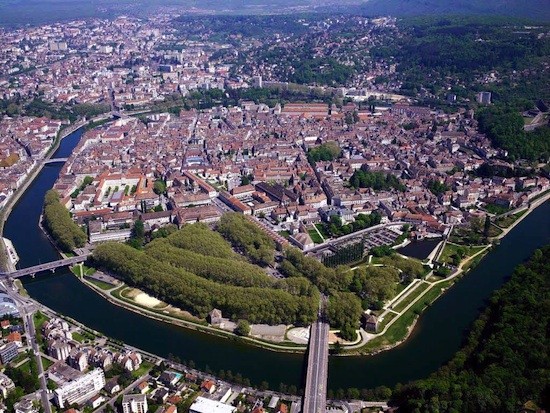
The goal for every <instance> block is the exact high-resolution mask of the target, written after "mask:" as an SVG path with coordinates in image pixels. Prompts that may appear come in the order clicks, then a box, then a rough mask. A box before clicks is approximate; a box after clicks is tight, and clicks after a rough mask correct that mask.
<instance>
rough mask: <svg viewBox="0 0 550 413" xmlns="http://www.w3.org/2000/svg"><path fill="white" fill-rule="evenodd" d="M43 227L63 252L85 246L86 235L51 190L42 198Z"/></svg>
mask: <svg viewBox="0 0 550 413" xmlns="http://www.w3.org/2000/svg"><path fill="white" fill-rule="evenodd" d="M44 225H45V227H46V229H47V230H48V231H49V232H50V234H51V236H52V237H53V239H54V240H55V242H56V243H57V244H58V245H59V246H60V247H61V248H62V249H63V250H64V251H67V252H70V251H72V250H74V249H75V248H80V247H83V246H84V244H86V234H85V233H84V231H82V229H81V228H80V227H79V226H78V225H77V224H76V223H75V222H74V221H73V220H72V218H71V215H70V213H69V211H67V208H65V207H64V206H63V205H61V202H59V195H58V194H57V192H56V191H55V190H53V189H52V190H49V191H48V192H46V196H45V197H44Z"/></svg>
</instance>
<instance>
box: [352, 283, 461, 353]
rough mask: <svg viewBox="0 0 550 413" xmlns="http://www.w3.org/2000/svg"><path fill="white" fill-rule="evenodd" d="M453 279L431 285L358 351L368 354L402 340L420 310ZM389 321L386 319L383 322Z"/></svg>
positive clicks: (434, 298) (437, 295)
mask: <svg viewBox="0 0 550 413" xmlns="http://www.w3.org/2000/svg"><path fill="white" fill-rule="evenodd" d="M453 282H454V281H453V280H450V281H447V282H443V283H441V284H438V285H436V286H434V287H432V288H431V289H430V290H429V291H428V292H426V294H424V296H423V297H422V298H421V299H420V300H418V302H416V303H415V304H414V305H413V306H412V307H411V308H409V309H408V310H407V312H405V313H404V314H403V315H401V317H399V319H398V320H397V321H396V322H395V323H393V324H392V326H391V327H390V328H388V331H386V333H385V334H384V335H382V336H378V337H376V338H374V339H373V340H371V341H369V342H368V343H367V344H365V345H364V346H363V347H361V349H360V352H361V353H362V354H368V353H372V352H375V351H377V350H380V349H382V348H384V347H388V346H391V345H394V344H396V343H399V342H400V341H403V340H404V339H405V338H406V337H407V334H408V332H409V328H410V326H411V325H412V324H413V322H414V320H415V319H416V318H417V317H418V316H419V315H420V314H421V313H422V311H423V310H424V309H425V308H426V307H428V306H429V305H431V304H432V303H433V302H434V301H435V300H436V299H437V298H438V297H439V296H440V295H441V293H442V292H443V290H445V289H446V288H448V287H449V286H451V285H452V284H453ZM388 322H389V320H388V321H386V322H385V323H384V324H387V323H388Z"/></svg>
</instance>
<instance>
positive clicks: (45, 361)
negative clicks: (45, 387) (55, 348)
mask: <svg viewBox="0 0 550 413" xmlns="http://www.w3.org/2000/svg"><path fill="white" fill-rule="evenodd" d="M41 358H42V366H44V370H48V369H49V368H50V366H51V365H52V364H53V362H52V361H50V360H48V359H47V358H45V357H41Z"/></svg>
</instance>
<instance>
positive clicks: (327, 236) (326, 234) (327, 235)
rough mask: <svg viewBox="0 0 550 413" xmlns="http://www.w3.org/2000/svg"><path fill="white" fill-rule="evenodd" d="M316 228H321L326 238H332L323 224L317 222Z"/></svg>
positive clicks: (320, 230)
mask: <svg viewBox="0 0 550 413" xmlns="http://www.w3.org/2000/svg"><path fill="white" fill-rule="evenodd" d="M315 228H317V229H318V230H319V232H320V233H321V235H322V236H323V238H324V239H330V234H329V233H328V232H327V231H326V230H325V227H324V226H323V224H315Z"/></svg>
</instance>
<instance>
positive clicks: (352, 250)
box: [323, 241, 365, 267]
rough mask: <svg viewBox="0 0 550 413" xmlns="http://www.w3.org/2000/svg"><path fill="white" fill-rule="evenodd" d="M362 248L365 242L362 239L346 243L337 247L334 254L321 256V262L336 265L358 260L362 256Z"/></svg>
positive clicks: (331, 265)
mask: <svg viewBox="0 0 550 413" xmlns="http://www.w3.org/2000/svg"><path fill="white" fill-rule="evenodd" d="M364 250H365V243H364V242H363V241H361V242H356V243H354V244H350V245H346V246H344V247H341V248H338V250H337V251H336V252H335V253H334V254H332V255H327V256H325V257H323V264H324V265H326V266H327V267H337V266H338V265H345V264H349V263H350V262H356V261H359V260H361V259H362V258H363V252H364Z"/></svg>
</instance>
